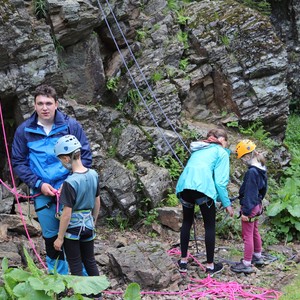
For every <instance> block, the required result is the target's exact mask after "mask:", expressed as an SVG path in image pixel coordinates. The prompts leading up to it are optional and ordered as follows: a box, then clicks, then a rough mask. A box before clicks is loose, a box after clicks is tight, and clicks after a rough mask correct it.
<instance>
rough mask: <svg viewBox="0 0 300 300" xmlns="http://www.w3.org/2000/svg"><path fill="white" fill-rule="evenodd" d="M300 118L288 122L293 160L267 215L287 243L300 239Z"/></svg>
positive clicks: (288, 144)
mask: <svg viewBox="0 0 300 300" xmlns="http://www.w3.org/2000/svg"><path fill="white" fill-rule="evenodd" d="M299 126H300V117H299V116H297V115H291V116H290V117H289V121H288V127H287V131H286V139H285V143H286V144H287V146H288V147H289V150H290V153H291V156H292V159H291V162H290V166H289V168H288V169H287V170H285V171H284V172H283V176H282V177H281V182H280V188H279V189H278V191H277V193H275V194H274V196H273V197H272V200H271V204H270V205H269V206H268V207H267V211H266V213H267V215H268V216H269V217H270V222H271V224H272V225H273V231H275V232H276V233H277V234H278V237H279V238H285V239H286V241H291V240H293V239H296V240H299V238H300V203H299V197H300V150H299V149H298V148H299V143H300V134H299V130H298V128H299Z"/></svg>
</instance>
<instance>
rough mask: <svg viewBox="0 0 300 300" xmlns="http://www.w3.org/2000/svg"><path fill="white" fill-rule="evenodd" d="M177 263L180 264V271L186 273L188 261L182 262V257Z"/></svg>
mask: <svg viewBox="0 0 300 300" xmlns="http://www.w3.org/2000/svg"><path fill="white" fill-rule="evenodd" d="M177 264H178V267H179V272H180V273H186V272H187V263H186V262H182V261H181V259H179V260H178V262H177Z"/></svg>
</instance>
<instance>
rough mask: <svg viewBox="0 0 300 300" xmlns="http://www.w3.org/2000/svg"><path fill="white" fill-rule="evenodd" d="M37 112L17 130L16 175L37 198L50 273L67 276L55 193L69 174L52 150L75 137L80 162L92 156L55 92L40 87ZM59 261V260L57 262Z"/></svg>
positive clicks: (86, 162)
mask: <svg viewBox="0 0 300 300" xmlns="http://www.w3.org/2000/svg"><path fill="white" fill-rule="evenodd" d="M34 108H35V112H34V113H33V114H32V115H31V116H30V117H29V119H27V120H26V121H24V122H23V123H22V124H21V125H20V126H19V127H18V128H17V130H16V132H15V136H14V140H13V144H12V165H13V169H14V172H15V173H16V175H18V176H19V178H20V179H21V180H22V181H23V182H25V183H26V184H27V185H28V186H29V187H30V190H31V194H32V195H37V194H39V195H38V196H37V197H35V198H34V206H35V211H36V213H37V216H38V220H39V223H40V225H41V228H42V234H43V238H44V240H45V246H46V262H47V266H48V270H49V272H53V269H54V267H55V266H56V270H57V272H58V273H60V274H68V265H67V263H66V261H65V257H64V253H63V252H62V251H56V250H55V249H54V247H53V243H54V241H55V240H56V238H57V233H58V229H59V220H58V219H57V218H56V217H55V215H56V194H57V193H58V189H59V188H60V186H61V184H62V183H63V181H64V180H65V179H66V178H67V176H68V174H69V171H68V170H67V169H66V168H64V167H63V165H62V164H61V162H60V161H59V160H58V158H57V157H56V156H55V153H54V151H53V149H54V145H55V144H56V142H57V140H58V139H59V138H60V137H62V136H64V135H66V134H72V135H74V136H76V138H77V139H78V140H79V141H80V143H81V145H82V149H81V153H82V155H81V159H82V162H83V164H84V166H85V167H87V168H89V167H91V164H92V154H91V150H90V146H89V143H88V140H87V137H86V135H85V133H84V130H83V128H82V126H81V125H80V124H79V123H78V122H77V121H76V120H75V119H73V118H71V117H69V116H68V115H66V114H64V113H62V112H61V111H59V109H58V99H57V95H56V91H55V89H54V88H53V87H51V86H48V85H41V86H39V87H38V88H37V89H36V90H35V94H34ZM57 259H58V260H57Z"/></svg>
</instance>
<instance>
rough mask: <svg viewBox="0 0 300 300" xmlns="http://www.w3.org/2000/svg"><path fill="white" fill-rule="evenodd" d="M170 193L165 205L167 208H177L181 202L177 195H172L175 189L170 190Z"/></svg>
mask: <svg viewBox="0 0 300 300" xmlns="http://www.w3.org/2000/svg"><path fill="white" fill-rule="evenodd" d="M168 191H169V194H168V195H167V198H166V199H164V201H163V203H164V205H165V206H169V207H176V206H177V205H178V204H179V200H178V198H177V196H176V194H174V193H172V191H173V189H169V190H168Z"/></svg>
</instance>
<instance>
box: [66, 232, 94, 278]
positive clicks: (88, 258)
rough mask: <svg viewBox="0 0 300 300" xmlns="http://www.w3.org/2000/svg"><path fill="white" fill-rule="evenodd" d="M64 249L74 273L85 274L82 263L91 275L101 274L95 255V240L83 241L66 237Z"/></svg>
mask: <svg viewBox="0 0 300 300" xmlns="http://www.w3.org/2000/svg"><path fill="white" fill-rule="evenodd" d="M64 249H65V252H66V257H67V261H68V264H69V268H70V271H71V274H72V275H78V276H83V274H82V264H83V265H84V267H85V269H86V272H87V273H88V275H89V276H98V275H99V270H98V268H97V263H96V260H95V255H94V240H91V241H88V242H82V241H78V240H70V239H66V238H65V239H64Z"/></svg>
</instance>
